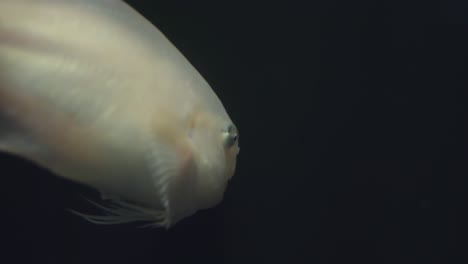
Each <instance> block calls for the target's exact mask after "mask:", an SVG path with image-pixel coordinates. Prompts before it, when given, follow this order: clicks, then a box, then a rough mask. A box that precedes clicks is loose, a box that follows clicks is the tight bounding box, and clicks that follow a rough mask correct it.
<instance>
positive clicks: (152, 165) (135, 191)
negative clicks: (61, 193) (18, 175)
mask: <svg viewBox="0 0 468 264" xmlns="http://www.w3.org/2000/svg"><path fill="white" fill-rule="evenodd" d="M239 150H240V148H239V133H238V129H237V127H236V125H235V124H234V123H233V121H232V120H231V118H230V116H229V115H228V113H227V111H226V109H225V107H224V105H223V103H222V102H221V100H220V99H219V97H218V95H217V94H216V93H215V92H214V91H213V89H212V88H211V86H210V85H209V84H208V82H207V81H206V80H205V79H204V78H203V77H202V75H201V74H200V73H199V72H198V71H197V70H196V69H195V67H194V66H193V65H192V64H191V63H190V62H189V61H188V60H187V58H186V57H185V56H184V55H183V54H182V53H181V52H180V51H179V50H178V49H177V48H176V47H175V46H174V45H173V44H172V43H171V42H170V40H169V39H168V38H167V37H165V36H164V34H163V33H162V32H161V31H160V30H159V29H158V28H157V27H156V26H155V25H153V24H152V23H151V22H150V21H149V20H147V19H146V18H145V17H144V16H143V15H141V14H140V13H138V12H137V11H136V10H135V9H134V8H132V7H131V6H130V5H128V4H127V3H125V2H124V1H120V0H66V1H65V0H2V1H0V151H1V152H4V153H8V154H10V155H15V156H18V157H20V158H22V159H25V160H28V161H30V162H33V163H35V164H37V165H38V166H40V167H42V168H44V169H46V170H48V171H50V172H51V173H52V174H54V175H56V176H58V177H63V178H65V179H67V180H69V181H72V182H75V183H76V184H81V185H85V186H88V187H91V188H92V189H94V190H97V191H98V192H99V193H101V194H102V199H101V198H100V200H98V201H91V199H90V201H91V202H92V203H93V204H94V205H96V206H97V207H98V208H99V210H100V213H98V214H95V215H93V214H88V213H83V212H78V211H75V210H73V212H74V213H76V214H78V215H80V216H81V217H83V218H85V219H86V220H88V221H90V222H92V223H95V224H122V223H135V222H144V223H147V224H148V225H151V226H155V227H165V228H169V227H171V226H173V225H174V224H176V223H178V222H179V221H180V220H182V219H185V218H187V217H189V216H191V215H193V214H195V213H196V212H197V211H199V210H203V209H208V208H211V207H214V206H216V205H218V204H219V203H220V202H221V201H222V200H223V196H224V193H225V190H226V188H227V186H228V183H229V181H230V180H231V179H232V177H233V175H234V174H235V169H236V160H237V156H238V153H239Z"/></svg>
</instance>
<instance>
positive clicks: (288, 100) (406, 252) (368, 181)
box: [0, 0, 468, 264]
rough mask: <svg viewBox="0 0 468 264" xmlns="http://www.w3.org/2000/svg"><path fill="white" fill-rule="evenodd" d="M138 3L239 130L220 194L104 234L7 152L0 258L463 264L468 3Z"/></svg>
mask: <svg viewBox="0 0 468 264" xmlns="http://www.w3.org/2000/svg"><path fill="white" fill-rule="evenodd" d="M128 2H129V3H130V4H131V5H132V6H134V7H135V8H136V9H137V10H138V11H139V12H141V13H142V14H143V15H144V16H145V17H147V18H148V19H149V20H150V21H151V22H152V23H154V24H155V25H157V26H158V28H159V29H160V30H161V31H162V32H163V33H164V34H165V35H166V36H167V37H168V38H169V39H170V40H171V41H172V42H173V43H174V45H175V46H176V47H178V48H179V49H180V50H181V51H182V53H183V54H184V55H185V56H186V57H187V58H188V59H189V60H190V61H191V63H192V64H193V65H194V66H195V67H196V68H197V69H198V70H199V71H200V73H201V74H202V75H203V76H204V77H205V78H206V79H207V80H208V82H209V83H210V84H211V85H212V87H213V89H214V90H215V91H216V93H217V94H218V95H219V97H220V98H221V100H222V101H223V102H224V104H225V106H226V109H227V110H228V112H229V113H230V115H231V117H232V119H233V120H234V122H235V123H236V124H237V126H238V127H239V130H240V134H241V137H240V140H241V141H240V142H241V153H240V156H239V160H238V169H237V173H236V176H235V177H234V179H233V181H232V182H231V184H230V186H229V188H228V191H227V193H226V196H225V200H224V202H223V204H222V205H221V206H219V207H216V208H214V209H210V210H206V211H203V212H200V213H198V214H196V215H195V216H193V217H190V218H188V219H186V220H184V221H182V222H181V223H179V224H178V225H176V226H175V227H174V228H173V229H170V230H169V231H165V230H161V229H155V230H151V229H140V228H137V226H135V225H121V226H104V227H103V226H96V225H93V224H89V223H87V222H84V221H83V220H81V219H80V218H77V217H75V216H73V215H71V214H69V213H67V212H66V211H65V208H70V207H77V206H78V207H79V206H81V208H82V207H83V206H86V205H85V203H83V202H82V201H81V200H80V197H79V196H77V193H80V191H82V190H81V189H80V188H82V187H79V186H76V185H75V184H72V183H70V182H67V181H65V180H62V179H60V178H58V177H55V176H54V175H52V174H50V173H48V172H47V171H45V170H43V169H40V168H39V167H37V166H35V165H34V164H31V163H29V162H27V161H24V160H21V159H18V158H15V157H12V156H9V155H5V154H2V155H1V156H0V168H1V170H0V171H1V172H0V173H1V175H2V184H1V186H2V192H1V193H2V194H1V201H2V203H4V205H3V206H2V207H1V208H2V210H3V212H2V216H3V217H2V219H1V222H0V223H1V227H0V228H1V233H0V237H1V241H2V244H3V246H2V250H1V251H2V252H4V254H2V255H3V257H2V258H5V260H8V261H3V260H2V261H1V262H2V263H61V264H65V263H67V264H68V263H85V264H91V263H399V264H401V263H468V254H467V253H466V249H467V245H468V243H467V227H466V226H467V224H468V217H467V209H468V208H467V201H468V200H467V199H468V197H467V195H466V193H467V191H466V189H467V180H466V177H467V175H468V174H467V172H468V170H467V167H466V166H467V151H466V150H467V142H466V138H467V133H466V121H467V119H466V113H465V112H466V102H467V101H466V99H467V96H466V95H467V92H466V89H467V75H466V73H467V71H466V70H467V62H468V61H467V55H468V53H467V49H468V28H467V26H468V8H467V6H468V4H466V1H443V2H431V1H424V2H423V1H421V2H420V3H416V2H414V1H401V2H399V1H309V2H308V1H282V2H272V1H250V2H245V3H243V2H239V1H216V2H204V1H177V0H175V1H174V0H172V1H168V0H165V1H128Z"/></svg>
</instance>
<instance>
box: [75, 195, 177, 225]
mask: <svg viewBox="0 0 468 264" xmlns="http://www.w3.org/2000/svg"><path fill="white" fill-rule="evenodd" d="M85 199H86V200H87V201H88V202H89V203H91V204H92V205H94V206H96V207H97V208H99V209H101V210H103V211H104V212H105V213H106V215H92V214H85V213H81V212H77V211H75V210H71V209H69V211H70V212H72V213H74V214H76V215H78V216H80V217H82V218H84V219H85V220H87V221H89V222H91V223H94V224H99V225H115V224H125V223H132V222H149V223H147V224H146V225H144V226H143V227H166V228H168V227H169V221H168V218H167V213H166V211H165V210H155V209H150V208H146V207H143V206H140V205H136V204H132V203H130V202H126V201H122V200H109V201H105V202H104V201H103V203H102V204H100V203H98V202H95V201H91V200H89V199H87V198H85Z"/></svg>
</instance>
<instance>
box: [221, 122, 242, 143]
mask: <svg viewBox="0 0 468 264" xmlns="http://www.w3.org/2000/svg"><path fill="white" fill-rule="evenodd" d="M225 133H226V137H225V139H224V146H225V147H226V148H230V147H232V146H234V144H236V142H237V140H238V137H239V136H238V135H237V129H236V127H235V126H234V125H232V124H230V125H229V126H228V128H227V131H226V132H225Z"/></svg>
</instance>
